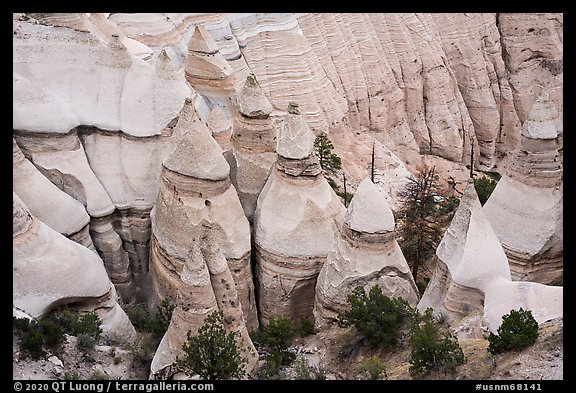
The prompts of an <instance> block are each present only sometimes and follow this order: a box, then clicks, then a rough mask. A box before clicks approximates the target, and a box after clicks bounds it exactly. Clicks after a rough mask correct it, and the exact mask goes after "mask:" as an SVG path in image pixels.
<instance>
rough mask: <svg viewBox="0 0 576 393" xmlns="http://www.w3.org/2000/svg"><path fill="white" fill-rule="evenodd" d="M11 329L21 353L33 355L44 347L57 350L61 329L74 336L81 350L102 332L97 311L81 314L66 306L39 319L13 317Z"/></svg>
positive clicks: (62, 333)
mask: <svg viewBox="0 0 576 393" xmlns="http://www.w3.org/2000/svg"><path fill="white" fill-rule="evenodd" d="M13 330H14V331H15V333H16V334H18V335H19V336H20V344H21V348H22V349H23V351H24V353H26V354H27V355H28V356H30V357H32V358H34V359H39V358H41V357H42V356H44V355H45V354H46V352H45V351H44V348H45V347H46V348H49V349H50V350H52V351H53V352H56V351H58V350H60V348H61V347H62V344H63V343H64V333H68V334H70V335H74V336H77V337H78V341H77V342H78V345H79V347H78V348H79V349H82V350H88V349H90V348H93V347H94V344H95V343H96V341H97V340H98V339H99V338H100V334H101V333H102V329H100V318H99V317H98V314H96V312H94V311H92V312H89V313H85V314H83V315H82V316H80V315H79V314H78V313H77V312H73V311H71V310H69V309H67V308H65V309H60V310H56V311H54V312H52V313H51V314H49V315H48V316H46V317H45V318H42V319H41V320H39V321H34V320H33V321H29V320H28V319H26V318H13Z"/></svg>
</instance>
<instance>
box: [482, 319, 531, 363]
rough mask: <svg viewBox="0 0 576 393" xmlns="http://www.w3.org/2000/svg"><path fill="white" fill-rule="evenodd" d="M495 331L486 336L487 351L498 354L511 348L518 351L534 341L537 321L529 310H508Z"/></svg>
mask: <svg viewBox="0 0 576 393" xmlns="http://www.w3.org/2000/svg"><path fill="white" fill-rule="evenodd" d="M497 333H498V334H494V333H490V335H489V336H488V341H489V342H490V345H489V346H488V352H490V353H492V354H498V353H502V352H505V351H511V350H515V351H520V350H522V349H524V348H526V347H529V346H530V345H532V344H534V343H535V342H536V339H537V338H538V322H537V321H536V319H534V317H533V316H532V311H530V310H524V309H523V308H520V309H519V310H510V313H508V314H506V315H504V316H503V317H502V323H501V324H500V327H498V332H497Z"/></svg>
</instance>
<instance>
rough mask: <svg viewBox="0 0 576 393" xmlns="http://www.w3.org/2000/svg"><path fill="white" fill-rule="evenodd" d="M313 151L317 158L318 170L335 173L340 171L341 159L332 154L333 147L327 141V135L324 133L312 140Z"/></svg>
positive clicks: (328, 140)
mask: <svg viewBox="0 0 576 393" xmlns="http://www.w3.org/2000/svg"><path fill="white" fill-rule="evenodd" d="M314 149H315V150H316V155H317V156H318V161H319V162H320V168H322V170H324V171H327V172H335V171H337V170H339V169H342V159H341V158H340V157H338V155H336V154H334V153H332V149H334V145H333V144H332V142H331V141H330V139H328V135H326V133H325V132H321V133H320V134H318V136H317V137H316V139H315V140H314Z"/></svg>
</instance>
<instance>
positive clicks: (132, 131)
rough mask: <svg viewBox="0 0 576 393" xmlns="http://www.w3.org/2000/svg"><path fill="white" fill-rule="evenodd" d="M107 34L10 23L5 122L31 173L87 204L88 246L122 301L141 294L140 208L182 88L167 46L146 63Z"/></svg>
mask: <svg viewBox="0 0 576 393" xmlns="http://www.w3.org/2000/svg"><path fill="white" fill-rule="evenodd" d="M101 27H102V26H101ZM104 30H105V29H104ZM104 30H101V31H100V33H102V32H103V31H104ZM112 30H113V29H112ZM108 38H109V41H105V40H104V41H103V40H101V39H100V38H99V37H97V36H95V35H94V34H92V32H86V31H78V30H75V29H72V28H66V27H50V26H42V25H33V24H30V23H25V22H14V50H13V52H14V67H13V80H14V91H13V92H14V106H13V109H14V111H13V112H14V113H13V115H14V116H13V119H14V120H13V127H14V137H15V139H16V141H17V142H18V144H19V146H20V147H21V148H22V150H23V152H24V154H25V155H26V156H27V157H29V158H30V160H32V161H33V162H34V165H35V166H36V167H37V168H38V170H39V171H40V172H41V173H42V174H43V175H44V176H46V178H48V179H49V180H50V181H51V182H52V183H54V184H55V185H56V186H57V187H58V188H60V189H61V190H62V191H64V192H66V193H67V194H68V195H70V196H71V197H73V198H74V199H76V200H77V201H79V202H80V203H82V204H83V205H84V206H85V207H86V210H87V212H88V214H89V215H90V217H91V219H90V220H91V223H90V235H91V236H92V238H93V239H92V240H93V243H94V245H95V247H96V249H97V250H98V252H99V253H100V255H101V257H102V258H103V259H104V261H105V265H106V267H107V269H108V272H109V274H110V277H111V278H112V280H113V282H114V283H115V284H116V285H117V289H118V290H119V292H120V293H121V294H122V297H123V299H124V300H125V301H131V300H133V298H134V294H135V293H136V294H138V292H139V291H138V289H139V288H135V287H139V286H140V287H142V288H141V289H143V292H147V290H146V287H147V286H148V285H147V284H146V282H147V281H148V280H149V277H148V252H147V249H148V239H149V230H150V229H149V228H150V222H149V217H148V215H149V211H150V209H151V208H152V205H153V203H154V201H155V199H156V194H157V192H158V184H159V174H160V165H161V154H162V151H163V149H164V145H165V140H166V137H167V136H169V135H170V134H171V131H170V122H171V121H172V120H173V119H174V118H175V117H177V116H178V113H179V111H180V109H181V107H182V103H183V101H184V97H185V96H187V95H189V94H190V90H189V87H188V86H187V85H186V82H185V80H184V72H183V70H182V71H181V72H178V71H176V70H174V69H172V67H171V65H170V60H169V59H168V57H167V56H166V53H164V52H161V53H159V55H158V56H157V57H156V58H155V59H154V61H153V62H146V61H143V60H142V59H141V58H138V57H135V56H133V55H132V54H131V53H130V51H129V50H128V49H127V48H126V47H125V45H124V44H123V41H121V39H120V36H118V35H117V34H116V36H112V37H108ZM107 42H108V43H107ZM38 48H41V50H39V49H38ZM36 198H41V196H40V195H37V196H36ZM38 203H40V202H38Z"/></svg>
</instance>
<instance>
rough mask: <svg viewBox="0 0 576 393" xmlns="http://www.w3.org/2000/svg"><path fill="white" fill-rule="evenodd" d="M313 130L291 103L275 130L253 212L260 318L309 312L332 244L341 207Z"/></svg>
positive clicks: (297, 316)
mask: <svg viewBox="0 0 576 393" xmlns="http://www.w3.org/2000/svg"><path fill="white" fill-rule="evenodd" d="M313 140H314V135H313V134H312V131H311V130H310V128H309V127H308V125H307V124H306V122H305V121H304V120H303V119H302V116H301V115H300V114H298V111H297V106H296V105H294V104H292V105H291V106H290V107H289V108H288V114H287V115H286V118H285V119H284V122H283V124H282V125H281V127H280V131H279V134H278V144H277V151H278V158H277V161H276V165H275V166H274V167H273V168H272V171H271V173H270V176H269V178H268V180H267V181H266V185H265V186H264V188H263V189H262V192H261V194H260V196H259V198H258V202H257V206H256V211H255V214H254V236H255V239H254V242H255V247H256V278H257V282H258V293H259V312H260V314H259V317H260V323H261V324H263V325H266V324H267V323H268V320H269V319H270V318H274V317H289V318H292V319H293V320H295V321H299V320H300V318H302V317H309V318H311V317H312V309H313V306H314V291H315V287H316V279H317V277H318V273H319V272H320V269H321V268H322V265H323V264H324V263H325V261H326V257H327V255H328V253H329V252H330V251H332V250H334V249H335V246H336V245H335V241H336V234H337V232H338V227H339V226H340V224H341V223H342V221H343V219H344V214H345V211H346V209H345V208H344V206H343V205H342V203H341V202H340V200H339V198H338V196H337V195H336V194H335V193H334V191H333V190H332V188H330V186H329V185H328V182H327V181H326V179H325V178H324V177H323V176H322V175H321V171H320V165H319V163H318V158H317V157H316V156H315V154H314V151H313Z"/></svg>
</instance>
